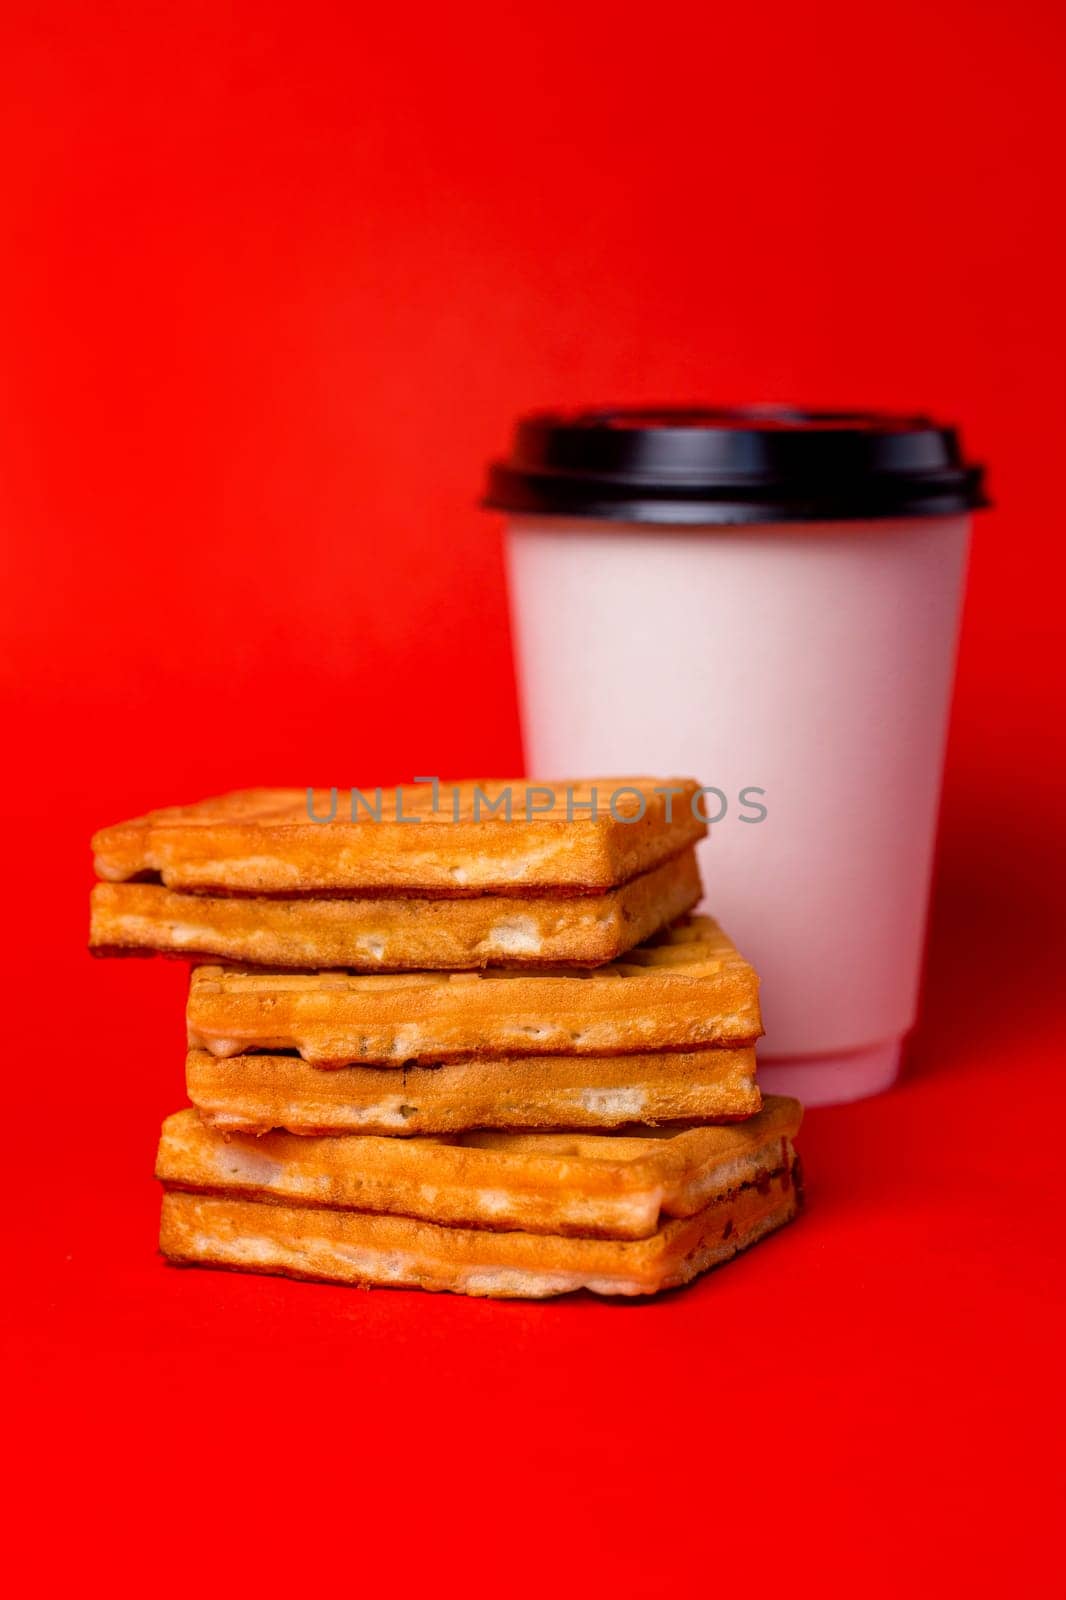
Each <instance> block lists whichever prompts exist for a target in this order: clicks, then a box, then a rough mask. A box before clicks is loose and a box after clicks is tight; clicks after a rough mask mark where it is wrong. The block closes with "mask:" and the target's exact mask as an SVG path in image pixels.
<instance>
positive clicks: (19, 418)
mask: <svg viewBox="0 0 1066 1600" xmlns="http://www.w3.org/2000/svg"><path fill="white" fill-rule="evenodd" d="M1057 13H1058V8H1057V7H1055V6H1053V5H1052V4H1051V3H1050V0H1047V3H1044V0H1014V3H1012V4H1010V5H1006V4H991V3H988V0H976V3H975V0H970V3H968V4H963V3H961V0H948V3H929V0H922V3H919V0H899V3H897V4H896V5H894V6H892V7H877V8H869V7H857V6H855V5H854V4H853V3H847V4H845V3H843V0H811V3H808V4H805V5H803V6H792V5H788V4H786V3H784V0H767V3H764V4H762V5H758V6H755V5H751V6H742V5H736V6H732V7H728V8H724V7H719V6H717V5H714V4H708V3H702V4H695V3H688V0H683V3H679V4H675V5H673V6H668V7H663V6H658V7H653V6H650V5H645V6H640V7H628V6H625V5H622V4H618V3H615V4H605V3H601V0H594V3H586V4H581V5H575V4H573V3H571V4H562V3H559V0H537V3H535V4H534V3H532V0H519V3H517V4H509V5H506V6H501V5H495V6H489V5H486V4H462V3H459V4H452V5H440V6H438V7H436V8H433V9H430V10H426V11H425V13H424V14H423V13H418V14H416V13H415V12H413V11H412V10H411V9H410V8H405V7H394V8H384V7H383V8H380V9H375V10H370V9H367V8H363V7H361V6H358V5H341V4H332V5H329V4H321V3H315V0H305V3H304V4H301V5H299V6H291V7H285V6H282V5H276V4H269V3H265V0H259V3H235V4H230V5H222V4H218V3H217V0H209V3H206V0H205V3H200V0H185V3H184V4H181V5H174V6H168V5H157V4H142V5H133V4H130V3H123V4H116V3H107V0H101V3H98V4H96V5H94V6H91V7H85V6H79V5H74V4H70V5H60V4H44V5H33V6H30V5H12V6H8V7H5V10H4V23H3V33H4V39H3V52H2V58H3V69H2V71H3V82H2V84H0V118H2V151H3V170H2V182H3V193H2V197H0V209H2V216H3V227H4V233H5V236H6V239H5V248H4V257H3V265H2V268H0V272H2V277H0V290H2V296H0V300H2V310H0V325H2V329H3V356H2V371H3V385H2V387H0V516H2V530H3V531H2V542H3V549H4V555H5V563H6V565H7V569H8V571H7V577H6V581H5V582H4V585H3V591H2V596H0V604H2V607H3V612H4V618H3V628H4V675H3V716H4V727H5V730H6V731H5V741H4V742H5V747H6V753H7V755H8V760H9V769H8V779H7V782H6V784H5V786H4V805H5V809H6V811H7V813H8V815H7V816H6V818H5V827H4V834H3V837H4V838H5V840H6V841H7V857H8V861H9V868H8V876H7V901H6V904H7V915H6V916H5V917H4V918H3V927H4V937H5V939H7V938H9V937H10V948H9V949H8V950H7V951H6V953H5V969H4V970H5V972H6V974H7V984H6V988H7V996H6V1006H5V1014H6V1016H7V1019H8V1021H7V1062H6V1065H7V1071H6V1074H5V1079H4V1113H5V1115H6V1117H7V1119H8V1137H7V1138H5V1140H4V1147H5V1156H6V1159H5V1161H4V1163H3V1169H4V1177H5V1179H6V1180H7V1181H8V1182H9V1183H10V1185H11V1188H12V1199H11V1200H10V1202H9V1203H8V1207H7V1209H6V1210H5V1224H6V1225H7V1227H6V1232H7V1234H8V1238H7V1242H6V1244H5V1247H4V1248H5V1262H4V1281H5V1287H6V1288H7V1289H8V1290H9V1291H10V1295H11V1301H12V1306H13V1310H14V1316H13V1318H12V1319H11V1325H12V1332H13V1350H12V1353H11V1355H10V1356H9V1358H8V1367H7V1376H8V1378H9V1379H10V1380H11V1387H12V1398H11V1400H10V1401H9V1403H8V1404H9V1410H8V1421H9V1423H13V1424H14V1425H15V1434H14V1437H15V1440H16V1444H15V1448H14V1451H13V1454H12V1455H11V1461H12V1463H13V1466H14V1477H15V1485H14V1488H15V1497H14V1499H9V1506H11V1507H12V1508H14V1509H15V1527H16V1531H17V1533H18V1534H19V1535H20V1536H28V1539H27V1549H28V1551H29V1559H30V1561H31V1564H32V1567H33V1569H34V1570H35V1571H36V1573H37V1574H38V1577H39V1578H41V1579H43V1578H44V1577H45V1576H46V1575H49V1574H55V1575H63V1576H67V1577H71V1576H74V1577H76V1576H77V1575H78V1574H84V1573H85V1571H86V1570H91V1569H92V1567H93V1566H94V1564H95V1563H96V1562H97V1560H99V1559H103V1560H106V1561H107V1562H108V1563H109V1564H111V1565H112V1567H113V1564H114V1563H116V1562H118V1563H120V1565H128V1564H130V1563H132V1565H133V1569H134V1570H135V1571H136V1572H137V1573H138V1574H140V1583H141V1586H142V1587H143V1586H144V1584H145V1583H150V1584H151V1586H152V1587H153V1588H155V1589H164V1590H167V1589H170V1588H171V1587H173V1588H175V1589H176V1588H179V1587H180V1588H181V1589H182V1590H185V1591H187V1590H189V1589H190V1588H192V1587H194V1586H195V1587H199V1588H202V1589H204V1590H205V1592H210V1590H211V1589H212V1588H214V1587H215V1586H216V1584H219V1585H220V1584H221V1583H222V1582H227V1583H230V1584H232V1583H236V1582H242V1583H245V1584H247V1585H248V1586H250V1585H251V1584H252V1583H253V1582H255V1581H257V1580H263V1581H269V1580H271V1579H273V1581H274V1582H275V1583H276V1585H277V1586H278V1587H279V1588H280V1586H281V1585H282V1584H283V1583H285V1582H291V1583H293V1584H294V1585H295V1584H300V1585H302V1586H304V1587H306V1586H308V1585H309V1584H311V1583H313V1582H316V1581H319V1580H320V1577H321V1574H322V1569H323V1567H327V1568H330V1569H332V1572H333V1573H335V1575H336V1577H337V1578H339V1579H341V1580H342V1581H344V1582H345V1585H346V1587H352V1588H357V1587H360V1586H364V1587H369V1589H370V1591H371V1592H385V1590H386V1586H388V1588H389V1589H392V1590H395V1591H398V1592H408V1591H409V1590H411V1589H423V1588H424V1589H425V1591H426V1592H429V1591H430V1590H441V1591H444V1592H448V1591H449V1590H450V1589H452V1588H453V1587H455V1588H459V1589H461V1590H463V1591H464V1592H467V1593H471V1594H475V1593H476V1594H480V1593H486V1594H487V1593H512V1594H525V1593H531V1594H534V1593H550V1592H553V1591H558V1592H562V1593H575V1592H577V1591H578V1590H584V1589H586V1588H588V1587H590V1586H592V1585H595V1586H596V1587H597V1588H598V1589H600V1590H602V1591H603V1592H606V1593H612V1592H614V1593H618V1594H622V1595H644V1594H666V1593H675V1592H678V1591H681V1592H687V1591H688V1589H689V1587H690V1586H691V1587H698V1588H699V1589H706V1590H709V1589H711V1588H715V1587H723V1586H724V1585H727V1584H728V1585H729V1586H730V1588H734V1589H736V1591H737V1592H740V1593H750V1592H752V1591H753V1590H755V1589H758V1590H763V1589H765V1588H767V1587H772V1588H776V1587H779V1586H780V1587H782V1588H785V1589H795V1588H796V1587H797V1586H798V1587H799V1588H800V1590H801V1591H803V1590H809V1589H810V1588H812V1587H817V1588H818V1589H819V1590H820V1591H821V1592H826V1593H828V1592H845V1591H847V1592H855V1591H856V1590H858V1591H860V1592H864V1593H875V1592H877V1593H880V1592H885V1593H898V1592H899V1591H900V1589H901V1588H903V1587H904V1586H906V1588H908V1589H910V1590H912V1591H915V1590H916V1591H917V1592H921V1593H928V1592H932V1591H933V1590H939V1591H940V1592H951V1593H957V1592H962V1590H963V1589H967V1590H969V1592H991V1591H992V1590H993V1589H997V1590H998V1589H1001V1588H1002V1586H1003V1584H1004V1583H1007V1584H1010V1585H1011V1588H1012V1591H1015V1592H1016V1591H1017V1590H1019V1589H1024V1588H1025V1587H1026V1586H1027V1585H1028V1584H1029V1583H1036V1582H1040V1583H1041V1584H1042V1585H1043V1584H1044V1583H1046V1582H1047V1580H1048V1578H1049V1576H1050V1575H1051V1573H1052V1570H1053V1560H1054V1556H1053V1551H1054V1545H1055V1543H1056V1539H1057V1535H1056V1532H1055V1529H1056V1518H1057V1516H1058V1514H1059V1501H1058V1499H1057V1494H1058V1492H1059V1485H1060V1483H1061V1480H1060V1479H1059V1478H1058V1473H1059V1467H1060V1457H1061V1438H1060V1437H1059V1436H1058V1435H1057V1433H1056V1426H1057V1420H1058V1419H1059V1418H1061V1411H1060V1409H1059V1402H1060V1399H1061V1389H1060V1383H1059V1379H1060V1357H1061V1338H1062V1331H1063V1330H1062V1320H1061V1292H1060V1284H1061V1280H1060V1279H1059V1277H1058V1273H1057V1271H1056V1269H1057V1266H1058V1263H1059V1261H1060V1260H1061V1242H1060V1241H1061V1228H1060V1215H1061V1209H1062V1205H1061V1183H1060V1180H1059V1176H1058V1171H1057V1168H1058V1165H1059V1157H1058V1149H1059V1143H1060V1134H1059V1118H1060V1117H1061V1116H1062V1113H1063V1109H1064V1104H1063V1092H1062V1088H1061V1073H1062V1068H1063V1059H1062V1054H1063V1052H1062V1045H1063V1032H1062V1028H1061V1023H1060V1021H1059V1020H1058V1017H1057V1014H1056V1003H1057V1001H1058V998H1059V994H1060V993H1061V971H1062V967H1061V957H1062V950H1061V937H1060V924H1061V910H1060V905H1061V893H1062V889H1063V882H1064V878H1063V871H1062V867H1063V859H1062V850H1061V844H1060V837H1059V836H1060V831H1061V830H1060V822H1059V818H1060V816H1061V809H1062V804H1063V799H1064V793H1063V791H1064V783H1063V772H1064V762H1063V753H1062V747H1061V742H1060V734H1061V721H1062V716H1061V711H1062V706H1061V694H1062V686H1063V685H1062V674H1061V669H1060V660H1059V650H1060V639H1061V628H1062V624H1061V572H1062V563H1061V558H1060V554H1059V552H1060V548H1061V539H1062V484H1061V440H1062V436H1063V424H1064V420H1066V419H1064V416H1063V396H1064V387H1063V381H1062V380H1063V345H1064V340H1063V314H1062V292H1061V287H1062V281H1063V267H1064V262H1063V252H1062V248H1061V243H1062V241H1061V235H1059V234H1057V233H1056V231H1055V230H1056V226H1057V225H1058V224H1059V222H1060V213H1061V193H1060V179H1061V169H1060V167H1059V165H1058V162H1059V155H1058V152H1057V149H1056V143H1055V135H1056V133H1057V132H1058V131H1059V130H1058V117H1059V114H1060V112H1061V105H1062V98H1063V89H1064V86H1063V82H1062V75H1061V69H1060V62H1061V57H1062V48H1061V47H1062V39H1061V36H1060V33H1059V22H1058V15H1057ZM666 399H681V400H685V399H705V400H712V401H731V400H746V399H799V400H801V401H806V402H807V403H830V404H855V405H873V406H888V407H904V408H914V407H924V408H928V409H930V410H932V411H934V412H936V413H938V414H941V415H944V416H947V417H949V418H954V419H957V420H958V421H960V422H961V423H962V424H963V426H964V428H965V433H966V437H967V440H968V443H969V445H970V447H971V450H972V451H973V453H975V454H976V455H978V456H979V457H981V458H985V459H987V460H988V461H989V463H990V465H991V481H992V487H993V490H994V493H995V497H996V501H997V509H996V510H995V511H994V512H992V513H990V514H988V515H986V516H984V517H982V519H981V520H980V524H979V529H978V533H977V539H976V545H975V552H974V560H973V568H972V580H971V587H970V596H969V605H968V610H967V614H966V621H965V627H964V637H963V646H962V657H961V664H960V678H959V689H958V694H957V700H956V709H955V717H954V722H953V731H952V741H951V748H950V757H949V770H948V779H947V787H946V799H945V819H944V829H943V840H942V849H941V861H940V871H939V877H938V888H937V897H936V902H935V910H934V917H933V925H932V937H931V959H930V968H929V979H928V984H927V995H926V1005H925V1011H924V1017H923V1021H922V1024H921V1026H920V1028H919V1031H918V1034H917V1036H916V1039H915V1042H914V1046H913V1050H912V1055H911V1068H910V1075H909V1078H908V1081H907V1083H906V1086H905V1087H904V1088H903V1089H901V1091H900V1092H899V1093H897V1094H895V1095H893V1096H892V1097H890V1098H888V1099H884V1100H881V1101H878V1102H875V1103H868V1104H866V1105H861V1106H857V1107H854V1108H851V1109H841V1110H836V1111H831V1112H821V1113H816V1114H812V1115H811V1116H810V1117H809V1119H808V1124H807V1128H806V1132H805V1136H804V1150H805V1154H806V1159H807V1167H808V1172H809V1175H810V1197H811V1207H810V1210H809V1213H808V1215H807V1217H806V1219H805V1220H804V1221H803V1222H802V1223H801V1224H800V1225H799V1226H797V1227H796V1228H795V1229H793V1230H790V1232H789V1233H788V1234H786V1235H783V1236H781V1237H780V1238H778V1239H776V1240H773V1241H770V1242H768V1243H767V1244H766V1245H765V1246H763V1247H761V1248H760V1249H759V1250H758V1251H756V1252H754V1253H753V1254H752V1255H751V1256H750V1257H748V1258H746V1259H744V1260H741V1261H738V1262H737V1263H736V1264H735V1265H734V1266H733V1267H731V1268H730V1269H729V1271H728V1272H725V1273H721V1274H718V1275H714V1276H712V1277H711V1278H709V1279H707V1280H705V1281H704V1282H702V1283H701V1284H699V1285H698V1286H696V1287H695V1288H694V1289H693V1290H691V1291H690V1292H688V1293H686V1294H683V1295H677V1296H674V1297H672V1298H667V1299H665V1300H663V1301H662V1302H661V1303H658V1304H652V1305H647V1306H636V1307H622V1308H618V1307H615V1306H610V1305H601V1304H598V1303H587V1302H580V1301H575V1302H573V1303H560V1304H546V1305H541V1306H537V1305H533V1306H522V1305H497V1304H490V1303H481V1302H466V1301H463V1300H459V1299H453V1298H448V1297H436V1298H430V1297H427V1296H419V1295H417V1294H413V1293H404V1292H395V1291H380V1292H375V1293H370V1294H364V1293H358V1292H350V1291H344V1290H338V1289H334V1288H330V1287H325V1286H305V1285H299V1284H289V1283H285V1282H281V1281H274V1280H267V1279H255V1278H241V1277H237V1276H228V1275H224V1274H208V1273H200V1274H198V1273H178V1272H175V1271H172V1270H168V1269H166V1268H164V1267H163V1265H162V1264H161V1263H160V1261H159V1260H158V1258H157V1257H156V1256H155V1255H154V1253H153V1252H154V1243H155V1239H154V1230H155V1226H156V1214H157V1205H158V1197H157V1194H156V1192H155V1186H154V1184H153V1183H152V1180H151V1176H150V1173H151V1163H152V1152H153V1142H154V1139H155V1134H156V1129H157V1126H158V1123H159V1120H160V1119H161V1117H162V1115H163V1114H164V1113H165V1112H166V1111H169V1110H171V1109H173V1108H174V1107H175V1106H176V1105H178V1104H180V1103H181V1102H182V1101H183V1098H184V1097H183V1087H182V1021H181V1013H182V1004H183V987H184V981H185V979H184V972H183V969H182V968H181V967H180V966H178V965H176V964H175V965H172V964H166V963H161V962H160V963H148V962H145V963H132V964H131V963H115V964H105V963H93V962H90V960H89V958H88V957H87V956H86V955H85V953H84V941H85V930H86V905H85V897H86V890H87V887H88V883H89V880H90V869H89V864H88V848H87V844H88V836H89V833H90V831H91V830H92V828H93V827H94V826H98V825H100V824H103V823H106V822H113V821H116V820H118V819H119V818H121V817H124V816H128V815H132V814H134V813H136V812H138V811H140V810H142V809H144V808H146V807H148V806H151V805H156V804H161V803H168V802H171V801H175V800H180V799H188V798H193V797H196V796H199V795H201V794H206V793H210V792H213V791H217V790H219V789H223V788H227V787H233V786H237V785H241V784H246V783H262V782H266V783H270V782H292V783H296V784H304V783H308V782H318V783H325V784H328V783H338V784H343V783H350V782H353V781H354V782H360V783H373V782H376V781H383V782H391V781H393V780H394V779H398V778H403V777H409V776H411V775H412V774H414V773H416V772H440V773H442V774H445V775H451V776H455V775H459V774H462V773H468V772H484V771H488V770H492V771H496V772H503V771H504V770H506V769H510V770H514V769H517V768H518V767H519V766H520V762H521V752H520V743H519V734H518V725H517V716H516V710H515V701H514V690H513V680H512V675H511V667H510V660H509V645H508V636H507V626H506V618H505V610H504V594H503V581H502V567H501V560H500V551H499V546H498V539H497V533H496V529H495V526H494V523H493V520H492V519H491V518H489V517H487V516H486V515H485V514H483V513H479V512H478V511H477V510H475V509H474V502H475V499H476V496H477V493H478V489H479V483H480V475H481V469H482V464H483V461H484V459H485V457H486V456H487V454H489V453H490V452H492V451H493V450H496V449H498V448H499V447H500V446H501V445H502V444H503V443H504V441H505V439H506V435H507V431H508V427H509V422H510V419H511V417H512V416H513V414H514V413H516V412H517V411H520V410H523V409H526V408H529V407H531V406H535V405H541V404H550V403H558V402H598V401H602V400H633V401H656V400H666ZM900 826H901V828H905V827H906V826H907V819H906V817H901V818H900Z"/></svg>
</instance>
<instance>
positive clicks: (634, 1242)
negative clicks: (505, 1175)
mask: <svg viewBox="0 0 1066 1600" xmlns="http://www.w3.org/2000/svg"><path fill="white" fill-rule="evenodd" d="M788 1155H789V1158H790V1160H791V1159H792V1155H793V1153H792V1148H791V1146H789V1147H788ZM798 1208H799V1191H798V1188H797V1184H796V1180H795V1165H794V1164H793V1166H792V1167H791V1168H790V1169H787V1170H783V1171H781V1172H780V1173H777V1174H775V1175H774V1176H773V1177H772V1178H770V1179H768V1180H766V1181H765V1182H763V1183H762V1184H760V1185H758V1186H751V1187H747V1188H742V1189H739V1190H738V1191H737V1192H736V1194H734V1195H730V1196H728V1197H726V1198H725V1199H721V1200H715V1201H712V1202H711V1204H710V1205H707V1206H705V1207H704V1209H703V1210H702V1211H699V1212H697V1214H696V1215H695V1216H694V1217H686V1218H677V1219H672V1220H671V1221H669V1222H665V1223H663V1224H662V1226H661V1227H660V1228H659V1229H658V1231H657V1232H656V1233H654V1234H652V1236H651V1238H650V1239H630V1240H620V1239H573V1238H568V1237H564V1236H561V1235H558V1234H538V1233H524V1232H519V1231H518V1230H512V1231H509V1232H496V1231H493V1230H490V1229H487V1228H443V1227H440V1226H439V1225H437V1224H436V1223H432V1222H420V1221H415V1220H413V1219H412V1218H410V1217H388V1216H373V1215H370V1214H369V1213H367V1212H362V1211H335V1210H328V1209H326V1208H325V1207H314V1206H287V1205H272V1204H264V1203H262V1202H261V1201H256V1200H232V1199H230V1198H228V1197H225V1198H223V1197H219V1196H216V1195H201V1194H183V1193H178V1192H170V1193H167V1194H165V1195H164V1196H163V1219H162V1226H161V1229H160V1236H159V1246H160V1249H161V1250H162V1252H163V1254H164V1255H165V1256H167V1257H168V1258H169V1259H170V1260H172V1261H176V1262H182V1263H185V1264H189V1265H192V1264H198V1265H202V1266H218V1267H234V1268H237V1269H238V1270H240V1271H244V1272H269V1273H279V1274H281V1275H282V1276H284V1277H290V1278H312V1279H314V1278H319V1279H325V1280H327V1281H329V1282H333V1283H345V1284H382V1285H389V1286H393V1287H398V1288H401V1287H405V1286H406V1287H411V1288H419V1289H431V1290H441V1289H447V1290H451V1291H452V1292H453V1293H456V1294H469V1295H491V1296H493V1297H495V1298H498V1299H516V1298H524V1299H544V1298H547V1297H548V1296H550V1295H557V1294H568V1293H570V1292H572V1291H574V1290H577V1289H589V1290H592V1292H593V1293H595V1294H604V1295H644V1294H656V1293H658V1292H659V1291H660V1290H662V1289H671V1288H675V1287H676V1286H677V1285H679V1284H682V1283H688V1282H690V1281H691V1279H693V1278H695V1277H696V1276H697V1275H698V1274H699V1273H701V1272H706V1271H707V1269H708V1268H709V1267H715V1266H719V1265H720V1264H721V1263H723V1262H725V1261H728V1260H729V1259H730V1258H731V1257H732V1256H735V1255H736V1254H737V1253H738V1252H739V1251H741V1250H746V1249H747V1248H748V1247H749V1246H750V1245H753V1244H756V1243H757V1242H758V1241H759V1240H760V1239H762V1238H765V1236H766V1235H767V1234H768V1233H772V1232H773V1230H774V1229H775V1228H780V1227H782V1226H783V1225H784V1224H785V1223H786V1222H790V1221H791V1220H792V1218H793V1217H794V1216H795V1215H796V1212H797V1210H798Z"/></svg>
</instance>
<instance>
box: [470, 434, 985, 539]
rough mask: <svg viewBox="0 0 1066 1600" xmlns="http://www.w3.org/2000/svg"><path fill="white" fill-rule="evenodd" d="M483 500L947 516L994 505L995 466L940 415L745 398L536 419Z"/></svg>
mask: <svg viewBox="0 0 1066 1600" xmlns="http://www.w3.org/2000/svg"><path fill="white" fill-rule="evenodd" d="M484 504H485V505H487V506H492V507H494V508H496V509H498V510H501V511H520V512H526V513H530V514H537V515H545V516H553V515H565V516H570V517H595V518H601V519H607V520H611V521H624V522H658V523H675V524H676V523H688V524H696V523H738V522H740V523H743V522H825V521H838V520H857V519H860V518H862V519H865V518H868V517H929V516H948V515H950V514H951V513H952V512H960V511H968V510H971V509H972V508H975V507H978V506H986V505H988V504H989V502H988V499H987V498H986V496H985V490H984V469H983V468H982V467H980V466H977V465H974V464H973V463H967V462H966V461H965V460H964V459H963V456H962V451H961V447H960V444H959V439H958V435H957V433H956V431H955V429H954V428H948V427H942V426H941V425H940V424H939V423H936V422H933V421H931V420H930V419H929V418H928V417H896V416H885V415H882V414H880V413H878V412H872V411H871V412H858V411H855V412H850V411H801V410H794V409H792V408H790V407H787V406H736V407H729V408H726V409H722V410H717V409H714V410H704V409H701V408H700V407H691V408H677V409H672V408H670V407H665V408H662V409H658V408H652V409H644V408H640V409H632V410H627V409H624V408H623V409H619V410H595V411H575V412H540V413H535V414H534V415H532V416H528V417H523V418H521V419H520V420H519V422H518V423H517V425H516V427H515V433H514V443H513V446H512V449H511V455H510V458H509V460H507V461H497V462H494V463H493V465H492V466H490V468H489V475H488V487H487V492H486V495H485V499H484Z"/></svg>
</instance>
